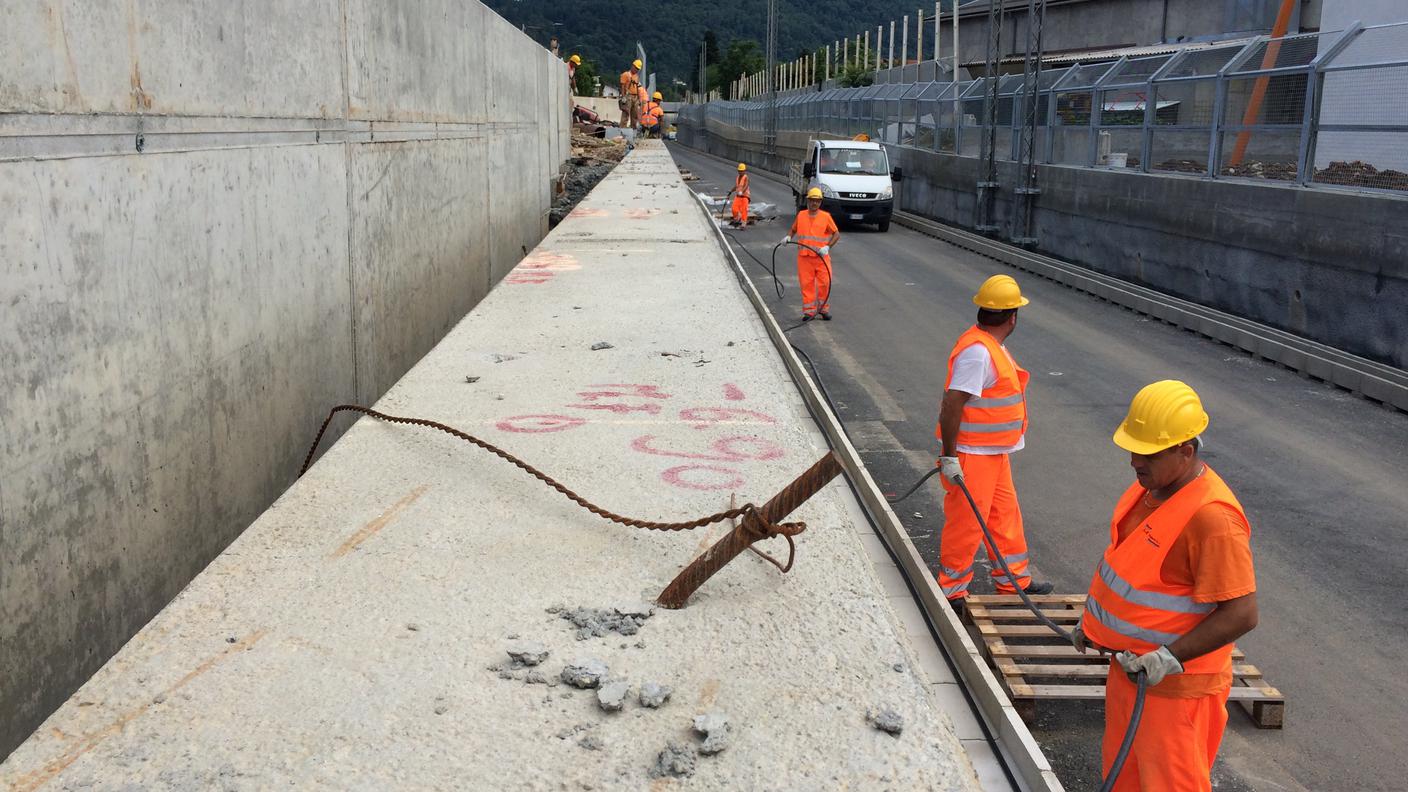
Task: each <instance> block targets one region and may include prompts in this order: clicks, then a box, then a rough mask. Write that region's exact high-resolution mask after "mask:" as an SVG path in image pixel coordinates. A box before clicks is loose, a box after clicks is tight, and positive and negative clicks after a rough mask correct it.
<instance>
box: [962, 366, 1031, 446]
mask: <svg viewBox="0 0 1408 792" xmlns="http://www.w3.org/2000/svg"><path fill="white" fill-rule="evenodd" d="M1002 351H1003V352H1004V353H1005V354H1006V355H1007V359H1008V360H1012V354H1011V353H1010V352H1007V346H1006V345H1003V346H1002ZM1012 365H1014V366H1015V365H1017V362H1016V361H1015V360H1012ZM996 384H997V366H995V365H993V362H992V355H989V354H988V348H987V347H986V346H984V345H983V344H972V345H970V346H967V347H965V348H964V349H963V351H962V352H959V353H958V357H956V358H954V359H953V376H951V377H949V381H948V388H947V389H948V390H956V391H963V392H964V393H967V394H970V395H972V396H975V397H976V396H982V395H983V391H984V390H986V389H988V388H991V387H992V386H993V385H996ZM1026 444H1027V436H1026V435H1025V434H1024V435H1022V436H1021V437H1019V438H1017V443H1016V444H1015V445H1011V446H1007V447H1005V448H1004V447H1001V446H970V445H964V444H963V443H959V444H958V450H959V451H962V452H963V453H965V454H984V455H996V454H1010V453H1012V452H1013V451H1021V450H1022V449H1023V448H1024V447H1025V446H1026Z"/></svg>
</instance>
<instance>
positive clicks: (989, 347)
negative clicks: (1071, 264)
mask: <svg viewBox="0 0 1408 792" xmlns="http://www.w3.org/2000/svg"><path fill="white" fill-rule="evenodd" d="M973 302H974V303H975V304H976V305H977V306H978V322H977V324H975V325H973V326H972V327H970V328H968V329H967V330H965V331H964V332H963V335H961V336H959V337H958V342H957V343H955V344H954V345H953V351H952V352H950V353H949V356H948V379H947V381H946V383H945V385H944V397H943V402H942V404H941V406H940V407H939V425H938V426H937V427H936V428H935V430H934V434H935V435H937V436H938V438H939V441H940V443H942V448H943V451H942V454H943V455H942V456H941V457H939V462H938V464H939V469H940V472H941V473H942V474H943V478H944V489H945V490H946V494H945V495H944V527H943V533H942V534H940V536H939V575H938V580H939V588H940V589H942V590H943V593H944V596H945V597H947V598H948V599H949V602H951V603H954V605H955V606H957V605H959V604H960V603H961V602H962V600H963V599H965V598H966V597H967V596H968V586H969V585H970V584H971V583H972V582H973V563H974V558H975V557H976V555H977V552H978V545H979V544H983V545H984V546H985V547H986V548H987V553H988V558H990V559H993V562H992V581H993V585H994V587H995V588H996V589H997V590H998V592H1000V593H1004V594H1012V593H1014V592H1015V591H1016V589H1017V587H1019V586H1020V587H1021V588H1022V589H1023V590H1024V591H1027V592H1029V593H1032V594H1049V593H1050V592H1051V589H1052V586H1051V584H1050V583H1045V582H1042V583H1038V582H1035V581H1033V580H1032V578H1031V575H1030V574H1028V573H1027V566H1028V555H1029V554H1028V551H1027V537H1026V533H1025V532H1024V530H1023V528H1022V509H1021V506H1020V505H1019V504H1018V503H1017V489H1016V487H1015V486H1014V485H1013V483H1012V463H1011V459H1010V456H1011V454H1013V453H1014V452H1017V451H1020V450H1021V449H1022V447H1023V446H1024V445H1025V444H1026V439H1025V435H1026V431H1027V382H1028V381H1029V379H1030V375H1028V374H1027V372H1026V370H1024V369H1023V368H1022V367H1021V366H1019V365H1017V360H1016V359H1015V358H1013V357H1012V353H1011V352H1008V351H1007V347H1006V346H1005V345H1004V344H1003V342H1004V341H1006V340H1007V338H1008V337H1009V336H1011V335H1012V332H1013V331H1014V330H1016V328H1017V309H1018V308H1020V307H1022V306H1024V305H1027V304H1028V303H1029V302H1030V300H1028V299H1027V298H1026V297H1023V296H1022V290H1021V288H1020V287H1018V286H1017V281H1015V280H1013V279H1012V278H1011V277H1010V276H1008V275H994V276H992V277H991V278H988V279H987V281H985V282H984V283H983V285H982V286H981V287H979V289H978V293H977V295H975V296H974V297H973ZM960 478H961V479H963V483H964V484H965V485H966V486H967V487H968V492H969V493H970V494H971V495H972V496H973V501H974V503H976V504H977V508H978V511H979V512H980V513H981V514H982V515H983V520H984V521H985V522H986V523H987V526H988V530H989V531H991V532H992V535H993V540H994V541H996V542H997V547H992V546H990V545H988V544H987V541H986V538H985V537H984V536H983V533H982V528H981V527H980V526H979V525H978V518H977V516H976V515H975V514H974V512H973V507H972V506H970V505H969V503H968V499H967V498H966V497H965V496H964V494H963V490H962V489H961V488H959V487H958V485H957V484H956V481H957V480H958V479H960ZM998 553H1001V554H1002V557H1003V560H1005V561H1006V562H1007V566H1008V568H1009V569H1010V570H1011V571H1012V574H1013V576H1015V577H1016V580H1012V579H1010V578H1008V576H1007V575H1006V573H1004V572H1003V571H1002V568H1001V567H1000V566H999V565H998V563H997V561H996V558H997V554H998Z"/></svg>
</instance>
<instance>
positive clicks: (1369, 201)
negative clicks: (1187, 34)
mask: <svg viewBox="0 0 1408 792" xmlns="http://www.w3.org/2000/svg"><path fill="white" fill-rule="evenodd" d="M679 139H680V142H682V143H685V144H686V145H690V146H693V147H695V148H699V149H702V150H705V151H708V152H710V153H713V154H716V155H718V156H722V157H726V158H728V159H736V160H742V161H745V162H748V163H749V164H750V166H754V167H758V168H763V169H766V170H773V171H781V170H783V168H785V166H786V164H787V162H788V161H789V160H790V158H791V157H794V156H798V155H799V152H800V150H801V149H800V148H799V147H800V146H802V145H805V142H806V135H805V133H797V132H783V133H780V134H779V141H778V142H779V148H778V155H763V154H762V153H761V149H762V144H761V133H755V132H747V131H742V130H737V129H734V128H731V127H725V126H722V125H719V126H711V127H710V129H709V130H707V131H703V132H701V130H699V129H697V128H695V127H693V126H691V125H688V124H686V125H683V126H682V127H681V129H680V137H679ZM889 151H890V157H891V164H892V165H898V166H900V167H902V168H904V173H905V180H904V181H903V182H902V183H901V185H900V189H899V191H898V195H897V202H898V205H899V207H900V208H901V209H903V210H905V211H909V212H913V213H915V214H919V215H923V216H925V217H930V218H934V219H936V220H940V221H943V222H945V223H949V224H951V225H955V226H960V227H965V228H969V227H971V226H972V224H973V218H974V200H975V195H974V193H975V188H974V185H975V184H976V183H977V181H978V179H979V162H978V160H977V158H975V157H958V156H953V155H949V154H936V153H933V152H928V151H920V150H917V149H910V148H904V147H896V146H891V147H889ZM998 180H999V183H1000V184H1001V188H1000V191H999V200H998V202H997V216H998V220H997V222H998V223H999V225H1000V226H1001V227H1002V229H1003V230H1002V232H1001V236H1002V237H1003V238H1010V237H1011V236H1012V234H1011V224H1012V222H1013V212H1012V208H1013V207H1012V203H1011V200H1012V197H1013V192H1012V191H1013V188H1014V187H1015V186H1016V185H1017V184H1018V183H1019V180H1018V168H1017V165H1016V164H1015V163H1012V162H999V163H998ZM1038 181H1039V184H1040V185H1041V190H1042V192H1041V195H1040V196H1039V197H1038V199H1037V209H1036V212H1035V215H1034V235H1035V236H1036V237H1037V239H1038V240H1039V245H1038V249H1039V250H1040V251H1041V252H1044V253H1047V254H1049V255H1054V256H1056V257H1059V258H1062V259H1065V260H1067V261H1071V262H1073V263H1077V264H1082V265H1084V266H1087V267H1090V268H1091V269H1093V270H1096V271H1098V272H1103V273H1107V274H1110V275H1114V276H1117V277H1120V278H1123V279H1125V280H1128V281H1131V282H1134V283H1139V284H1143V285H1146V286H1150V287H1152V288H1155V289H1158V290H1160V291H1163V292H1166V293H1168V294H1173V295H1176V296H1179V297H1182V298H1185V299H1189V300H1193V301H1195V302H1198V303H1200V304H1202V305H1207V306H1211V307H1213V308H1218V309H1220V310H1224V311H1228V312H1231V313H1234V314H1237V315H1239V316H1243V317H1246V318H1248V319H1252V320H1255V321H1258V322H1262V323H1264V324H1268V325H1271V326H1273V327H1278V328H1281V329H1283V330H1287V331H1289V332H1292V333H1296V334H1298V335H1301V336H1304V337H1306V338H1310V339H1313V340H1315V341H1319V342H1322V343H1325V344H1329V345H1331V346H1334V347H1336V348H1339V349H1342V350H1345V351H1348V352H1352V353H1354V354H1357V355H1362V356H1364V357H1367V358H1371V359H1374V360H1378V361H1380V362H1383V363H1387V364H1390V365H1393V366H1396V367H1398V368H1408V313H1405V312H1404V310H1403V306H1405V305H1408V231H1405V230H1404V228H1403V223H1402V220H1401V218H1403V217H1404V216H1405V213H1406V212H1408V198H1406V197H1399V196H1393V195H1383V194H1379V193H1364V192H1352V191H1348V190H1327V189H1303V188H1298V187H1292V186H1285V185H1279V184H1262V183H1256V182H1245V181H1229V180H1212V179H1203V178H1196V177H1185V176H1179V175H1152V174H1142V173H1137V172H1121V171H1113V170H1106V169H1093V168H1072V167H1063V166H1059V165H1043V166H1039V173H1038Z"/></svg>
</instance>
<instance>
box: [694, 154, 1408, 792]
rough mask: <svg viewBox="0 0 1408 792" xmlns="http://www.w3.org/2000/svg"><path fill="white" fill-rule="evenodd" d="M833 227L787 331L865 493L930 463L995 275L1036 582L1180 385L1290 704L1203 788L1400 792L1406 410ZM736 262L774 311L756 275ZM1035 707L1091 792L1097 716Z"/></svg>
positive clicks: (1085, 541) (933, 494)
mask: <svg viewBox="0 0 1408 792" xmlns="http://www.w3.org/2000/svg"><path fill="white" fill-rule="evenodd" d="M670 151H671V153H672V154H673V155H674V157H675V160H676V162H677V163H678V164H679V165H680V166H681V167H685V168H688V169H690V170H691V171H692V172H693V173H694V174H696V175H697V176H699V177H700V178H701V180H700V181H697V182H692V183H691V185H690V186H692V187H694V188H695V189H696V190H697V191H700V192H704V193H708V194H711V195H714V196H722V195H723V194H724V193H725V192H726V191H727V190H728V188H729V187H730V186H731V185H732V183H733V166H732V164H731V163H725V162H723V161H721V160H719V159H716V158H713V157H710V156H707V155H703V154H700V153H698V152H695V151H692V150H690V149H686V148H684V147H682V146H679V145H675V144H671V146H670ZM753 200H754V202H755V203H756V202H758V201H766V202H771V203H774V204H777V205H778V206H779V208H780V210H781V215H782V216H781V218H780V219H779V220H776V221H772V222H765V223H762V224H759V225H757V226H754V227H752V228H749V229H746V230H743V231H737V232H732V235H733V236H734V238H735V239H737V240H739V241H740V242H741V244H743V245H744V246H745V247H746V248H747V250H749V251H751V252H752V253H753V255H755V256H757V257H758V258H760V259H763V260H764V261H767V260H769V258H770V255H771V249H772V247H773V245H774V244H776V243H777V241H778V240H780V239H781V238H782V237H783V236H784V235H785V234H786V233H787V227H788V226H789V225H790V218H791V216H792V209H791V207H792V199H791V194H790V191H789V190H788V189H787V187H786V186H785V184H783V183H781V182H778V181H773V180H771V179H770V178H768V177H767V175H766V174H762V173H755V174H754V178H753ZM841 234H842V238H841V241H840V243H838V245H837V246H836V248H835V249H834V253H833V266H834V269H835V283H834V285H833V288H832V297H831V305H832V312H833V316H834V317H835V320H834V321H831V322H826V323H823V322H820V321H816V322H811V323H809V324H807V325H804V326H802V327H800V328H798V329H796V330H794V331H792V332H791V333H790V337H791V338H792V339H793V341H794V343H797V344H798V345H799V346H801V347H803V348H804V349H806V350H807V352H808V353H809V354H810V355H811V357H812V358H813V359H814V360H815V361H816V363H817V366H818V368H819V370H820V372H821V376H822V378H823V379H824V380H825V382H826V384H827V387H828V388H829V389H830V391H831V393H832V395H833V397H834V398H835V400H836V402H837V404H838V408H839V412H840V414H841V418H842V420H843V421H844V422H845V424H846V426H847V430H848V432H849V434H850V435H851V437H852V439H853V440H854V441H855V442H856V444H857V446H858V448H859V449H860V450H861V452H862V454H863V456H864V457H865V460H866V463H867V464H868V465H869V466H870V468H871V471H872V473H873V474H874V475H875V478H876V480H877V481H878V482H879V483H880V484H881V486H882V487H885V488H886V489H887V490H888V491H891V492H895V491H903V490H904V489H907V488H908V486H909V484H911V483H912V482H913V481H915V480H916V479H917V478H918V477H919V476H920V475H922V474H923V473H924V472H926V471H927V470H928V469H929V468H930V467H932V465H933V460H934V458H935V456H936V455H937V441H936V440H935V439H934V434H933V432H934V424H935V421H936V419H937V407H938V401H939V397H940V395H941V390H942V388H943V384H944V377H945V365H946V360H947V356H948V353H949V350H950V347H951V345H952V344H953V341H954V339H955V338H957V336H958V335H959V333H961V332H962V331H963V330H964V329H965V328H967V327H968V326H969V325H970V324H972V322H973V315H974V307H973V305H972V303H971V302H970V300H971V297H972V295H973V293H974V291H975V290H976V289H977V287H978V285H979V284H980V283H981V282H982V281H983V280H984V279H985V278H987V277H988V276H989V275H993V274H996V273H1001V272H1006V273H1008V274H1011V275H1013V276H1014V277H1016V278H1017V280H1018V281H1019V282H1020V283H1021V285H1022V290H1023V293H1024V294H1026V295H1027V296H1028V297H1030V298H1031V305H1030V306H1029V307H1027V308H1024V309H1022V312H1021V315H1020V317H1019V320H1018V326H1017V330H1016V333H1015V334H1014V335H1013V336H1012V338H1011V339H1010V340H1009V341H1008V347H1009V349H1011V350H1012V351H1013V353H1014V354H1015V355H1016V357H1017V359H1018V360H1019V361H1020V362H1021V363H1022V364H1023V365H1024V366H1025V367H1026V368H1027V369H1028V370H1030V371H1031V372H1032V385H1031V390H1030V399H1029V404H1030V407H1031V416H1032V423H1031V429H1030V431H1029V433H1028V435H1027V448H1026V449H1025V450H1023V451H1021V452H1019V453H1017V454H1015V455H1014V457H1013V465H1014V469H1015V477H1016V484H1017V491H1018V496H1019V498H1020V500H1021V504H1022V512H1023V515H1024V518H1025V521H1026V526H1027V538H1028V541H1029V543H1030V545H1031V547H1032V559H1033V564H1034V566H1035V568H1036V569H1037V570H1038V571H1037V575H1038V577H1039V578H1043V579H1050V580H1052V581H1053V582H1054V583H1055V584H1056V588H1057V591H1058V592H1072V593H1079V592H1084V591H1085V589H1086V585H1087V583H1088V582H1089V578H1090V575H1091V572H1092V570H1093V569H1094V566H1095V564H1096V562H1097V560H1098V559H1099V556H1100V553H1101V551H1102V550H1103V549H1104V546H1105V543H1106V541H1107V539H1108V536H1109V533H1108V532H1109V520H1110V511H1111V509H1112V508H1113V506H1114V502H1115V500H1116V498H1117V497H1118V496H1119V494H1120V493H1121V492H1122V491H1123V490H1124V488H1125V487H1126V486H1127V485H1128V484H1129V482H1130V481H1132V479H1133V476H1132V473H1131V471H1130V469H1129V464H1128V455H1127V454H1125V453H1124V452H1122V451H1120V450H1119V449H1118V448H1116V447H1115V446H1114V445H1113V444H1112V443H1111V441H1110V436H1111V434H1112V433H1113V431H1114V428H1115V425H1116V424H1117V423H1118V422H1119V420H1120V419H1121V418H1122V417H1123V415H1124V410H1125V408H1126V407H1127V405H1128V403H1129V399H1130V397H1131V396H1133V394H1134V393H1135V392H1136V391H1137V390H1138V389H1139V388H1141V387H1143V386H1144V385H1146V384H1148V383H1149V382H1152V381H1154V380H1159V379H1166V378H1176V379H1182V380H1185V381H1187V382H1188V383H1189V384H1191V385H1192V386H1193V387H1194V388H1195V389H1196V390H1197V391H1198V393H1199V394H1200V395H1201V396H1202V399H1203V401H1204V405H1205V406H1206V408H1207V410H1208V412H1209V414H1210V415H1211V417H1212V423H1211V426H1210V427H1209V430H1208V432H1207V433H1206V435H1205V436H1204V437H1205V440H1206V441H1207V447H1206V449H1205V450H1206V454H1205V456H1206V457H1207V458H1208V460H1209V461H1210V463H1211V464H1212V465H1213V466H1214V467H1215V468H1216V469H1217V470H1218V472H1219V473H1220V474H1221V475H1222V476H1223V478H1224V479H1226V480H1227V482H1228V483H1229V485H1230V486H1231V487H1232V489H1233V491H1234V492H1236V493H1237V495H1238V498H1239V499H1240V500H1241V501H1242V504H1243V506H1244V507H1245V508H1246V510H1247V512H1248V515H1249V516H1250V519H1251V523H1252V548H1253V552H1254V554H1255V558H1256V565H1257V578H1258V589H1259V591H1258V600H1259V603H1260V606H1261V623H1260V626H1259V627H1258V628H1257V629H1256V630H1255V631H1254V632H1252V633H1251V634H1250V635H1248V636H1246V637H1245V638H1244V639H1243V640H1242V641H1240V642H1239V645H1240V646H1241V647H1242V648H1243V649H1244V650H1245V651H1246V653H1247V657H1248V662H1250V663H1253V664H1255V665H1257V666H1258V667H1259V668H1261V670H1262V671H1263V673H1264V674H1265V675H1266V678H1267V680H1268V681H1269V682H1270V683H1271V684H1273V685H1275V686H1276V687H1278V688H1280V690H1281V691H1282V692H1283V693H1284V694H1285V695H1286V697H1287V706H1286V725H1285V728H1284V729H1283V730H1279V731H1277V730H1264V731H1263V730H1258V729H1257V728H1256V727H1255V726H1254V725H1252V723H1251V722H1250V720H1249V719H1248V718H1246V717H1245V716H1244V715H1243V714H1242V713H1241V712H1240V711H1237V710H1234V711H1233V712H1232V717H1231V720H1230V721H1229V729H1228V733H1227V737H1226V738H1225V740H1224V742H1223V747H1222V752H1221V755H1220V758H1219V761H1218V767H1217V769H1216V770H1215V771H1214V781H1215V782H1216V783H1217V788H1218V789H1224V790H1225V789H1257V790H1262V789H1265V790H1315V791H1316V792H1319V790H1404V789H1408V680H1405V679H1404V669H1405V665H1408V604H1405V597H1404V591H1405V587H1408V546H1405V541H1404V540H1405V539H1408V473H1405V466H1404V461H1403V460H1404V458H1405V454H1408V415H1405V414H1403V413H1400V412H1397V411H1394V410H1391V409H1389V408H1385V407H1382V406H1379V405H1377V404H1374V403H1372V402H1369V401H1366V400H1363V399H1360V398H1358V397H1356V396H1353V395H1351V394H1349V393H1347V392H1345V391H1342V390H1339V389H1336V388H1334V387H1332V386H1329V385H1325V384H1323V383H1320V382H1317V381H1314V380H1311V379H1309V378H1307V377H1304V376H1302V375H1300V374H1297V373H1295V372H1293V371H1289V370H1286V369H1283V368H1280V367H1278V366H1276V365H1274V364H1270V363H1266V362H1264V361H1258V360H1255V359H1252V358H1249V357H1248V356H1246V355H1245V354H1243V353H1242V352H1241V351H1239V350H1234V349H1233V348H1231V347H1227V346H1223V345H1220V344H1218V343H1216V342H1213V341H1209V340H1207V339H1205V338H1202V337H1200V336H1197V335H1195V334H1193V333H1190V332H1186V331H1183V330H1179V329H1177V328H1174V327H1171V326H1168V325H1165V324H1162V323H1160V322H1158V321H1155V320H1151V319H1148V318H1147V317H1142V316H1140V315H1138V314H1136V313H1134V312H1132V311H1129V310H1126V309H1123V308H1120V307H1118V306H1115V305H1112V304H1109V303H1105V302H1102V301H1100V300H1097V299H1095V298H1093V297H1090V296H1088V295H1085V294H1081V293H1079V292H1076V291H1073V290H1071V289H1068V288H1066V287H1063V286H1060V285H1058V284H1055V283H1052V282H1049V281H1045V280H1041V279H1038V278H1035V277H1033V276H1031V275H1028V274H1025V273H1022V272H1020V271H1016V270H1013V269H1011V268H1008V267H1006V266H1005V265H1002V264H1000V263H998V262H995V261H992V260H991V259H986V258H983V257H980V256H977V255H975V254H972V253H969V252H967V251H963V250H960V249H958V248H955V247H952V246H950V245H947V244H946V243H943V242H940V241H938V240H935V239H932V238H929V237H925V236H923V235H921V234H918V233H916V232H913V231H910V230H908V229H905V228H902V227H900V226H898V225H896V226H894V227H892V228H891V229H890V231H889V232H888V233H884V234H881V233H878V232H877V231H875V230H874V227H873V226H866V227H853V228H848V227H846V226H844V225H843V226H842V229H841ZM739 258H740V260H742V261H743V262H744V265H745V266H746V267H749V268H750V269H749V271H750V274H752V275H753V276H754V280H755V282H757V284H758V287H759V289H760V290H761V291H762V292H763V293H764V294H765V295H766V296H767V298H768V299H769V300H770V301H771V300H772V299H773V287H772V283H771V277H770V276H768V275H767V274H766V272H765V271H764V270H763V269H762V268H760V267H758V266H756V265H755V264H753V262H752V261H751V260H750V259H748V258H747V257H746V256H744V255H740V256H739ZM778 260H779V266H778V275H779V276H780V277H781V279H782V280H783V282H784V283H785V284H786V289H787V291H786V295H785V298H784V299H783V300H782V301H781V302H780V303H775V304H774V306H773V311H774V313H775V314H776V316H777V318H778V319H779V321H782V322H783V323H784V326H786V325H791V324H795V323H796V320H797V319H799V318H800V316H801V308H800V298H799V297H798V292H797V289H796V268H795V266H794V264H793V261H794V256H793V255H788V256H786V257H784V256H782V255H779V256H778ZM1345 321H1353V317H1352V316H1350V317H1345ZM933 481H934V480H933V479H931V480H930V483H931V484H932V483H933ZM938 493H939V488H938V487H937V485H934V486H930V487H928V488H927V489H926V490H925V491H923V492H921V493H918V494H916V495H915V496H914V497H913V498H911V499H910V500H908V501H906V502H905V504H904V506H903V508H902V509H899V513H900V515H901V517H902V518H903V519H904V521H905V523H906V527H907V528H908V530H909V532H910V535H911V536H912V537H914V539H915V541H916V544H917V545H918V546H919V547H920V548H921V552H922V553H923V554H924V556H925V558H926V559H927V560H928V561H929V563H930V564H931V566H932V564H933V563H934V560H935V558H936V556H937V544H938V535H937V532H938V530H939V527H940V526H941V525H942V517H941V508H940V501H941V499H940V497H939V495H938ZM981 576H982V573H980V574H979V575H978V577H981ZM1041 712H1042V714H1041V716H1040V720H1039V721H1038V723H1037V726H1036V728H1035V729H1034V733H1035V735H1036V737H1037V739H1038V741H1039V742H1040V743H1041V745H1042V747H1043V749H1044V750H1045V751H1046V753H1047V755H1048V757H1050V759H1051V761H1052V763H1053V764H1054V765H1055V766H1056V767H1057V769H1058V772H1059V773H1060V775H1061V777H1062V780H1063V782H1064V783H1065V784H1066V786H1067V788H1068V789H1090V788H1094V787H1096V786H1098V781H1097V778H1098V775H1099V767H1098V742H1099V734H1100V730H1101V723H1102V721H1101V717H1102V716H1101V707H1100V705H1099V704H1089V705H1083V704H1064V705H1052V706H1045V705H1043V707H1042V708H1041Z"/></svg>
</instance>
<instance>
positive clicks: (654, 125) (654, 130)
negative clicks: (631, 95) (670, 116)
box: [640, 88, 665, 137]
mask: <svg viewBox="0 0 1408 792" xmlns="http://www.w3.org/2000/svg"><path fill="white" fill-rule="evenodd" d="M640 95H641V111H640V128H641V131H642V132H643V133H644V134H645V136H646V137H660V119H661V118H663V117H664V115H665V111H664V109H663V108H661V107H660V92H659V91H656V92H655V95H654V97H653V98H646V95H645V89H644V88H642V89H640Z"/></svg>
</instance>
